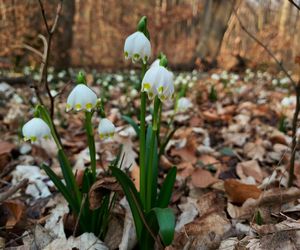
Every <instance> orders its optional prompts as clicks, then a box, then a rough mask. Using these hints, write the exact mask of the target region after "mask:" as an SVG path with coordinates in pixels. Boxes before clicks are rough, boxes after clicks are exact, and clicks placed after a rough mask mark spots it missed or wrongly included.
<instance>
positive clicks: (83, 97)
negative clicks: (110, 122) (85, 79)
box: [66, 84, 97, 112]
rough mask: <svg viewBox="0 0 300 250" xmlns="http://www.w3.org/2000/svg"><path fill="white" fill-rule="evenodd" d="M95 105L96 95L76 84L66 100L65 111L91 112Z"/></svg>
mask: <svg viewBox="0 0 300 250" xmlns="http://www.w3.org/2000/svg"><path fill="white" fill-rule="evenodd" d="M96 105H97V95H96V94H95V92H94V91H93V90H91V89H90V88H89V87H88V86H86V85H85V84H77V86H76V87H75V88H74V89H73V90H72V91H71V93H70V94H69V96H68V99H67V106H66V111H67V112H68V111H70V110H71V109H75V110H76V111H80V110H82V109H84V110H87V111H91V110H92V109H93V108H94V107H95V106H96Z"/></svg>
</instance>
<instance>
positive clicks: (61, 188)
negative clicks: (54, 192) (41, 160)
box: [41, 164, 79, 213]
mask: <svg viewBox="0 0 300 250" xmlns="http://www.w3.org/2000/svg"><path fill="white" fill-rule="evenodd" d="M41 168H42V169H43V170H44V171H45V172H46V174H47V175H48V176H49V178H50V179H51V181H52V182H53V183H54V185H55V186H56V188H57V189H58V190H59V191H60V192H61V193H62V195H63V196H64V197H65V199H66V200H67V202H68V203H69V204H70V206H71V207H72V209H74V210H75V212H76V213H78V212H79V210H78V207H77V204H76V201H75V200H74V199H73V197H72V194H71V193H70V191H69V190H68V189H67V187H66V186H65V185H64V184H63V182H62V181H61V180H60V179H59V177H58V176H57V175H56V174H55V173H54V172H53V170H52V169H51V168H50V167H48V166H47V165H46V164H42V165H41ZM77 210H78V211H77Z"/></svg>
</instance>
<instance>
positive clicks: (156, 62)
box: [150, 59, 160, 68]
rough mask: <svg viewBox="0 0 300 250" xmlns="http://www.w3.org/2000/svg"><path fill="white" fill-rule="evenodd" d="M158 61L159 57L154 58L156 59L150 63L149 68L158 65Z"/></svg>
mask: <svg viewBox="0 0 300 250" xmlns="http://www.w3.org/2000/svg"><path fill="white" fill-rule="evenodd" d="M159 63H160V60H159V59H156V60H155V61H154V62H153V63H152V64H151V65H150V68H152V67H156V66H159Z"/></svg>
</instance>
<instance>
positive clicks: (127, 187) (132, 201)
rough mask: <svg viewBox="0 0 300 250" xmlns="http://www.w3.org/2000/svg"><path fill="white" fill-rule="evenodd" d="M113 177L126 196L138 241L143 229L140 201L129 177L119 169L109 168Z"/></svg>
mask: <svg viewBox="0 0 300 250" xmlns="http://www.w3.org/2000/svg"><path fill="white" fill-rule="evenodd" d="M110 169H111V171H112V174H113V176H115V177H116V179H117V180H118V182H119V183H120V184H121V186H122V188H123V191H124V193H125V195H126V198H127V201H128V203H129V206H130V209H131V212H132V216H133V219H134V223H135V228H136V233H137V237H138V239H141V232H142V228H143V222H142V218H141V216H143V208H142V206H141V204H142V203H141V200H140V197H139V194H138V191H137V190H136V188H135V186H134V184H133V182H132V181H131V180H130V179H129V177H128V176H127V175H126V174H125V173H124V172H123V171H122V170H121V169H119V168H116V167H111V168H110Z"/></svg>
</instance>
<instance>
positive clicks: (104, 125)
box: [98, 118, 116, 139]
mask: <svg viewBox="0 0 300 250" xmlns="http://www.w3.org/2000/svg"><path fill="white" fill-rule="evenodd" d="M115 130H116V127H115V125H114V124H113V123H112V122H111V121H110V120H109V119H107V118H102V119H101V120H100V123H99V126H98V133H99V136H100V139H106V138H110V137H113V136H114V134H115Z"/></svg>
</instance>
